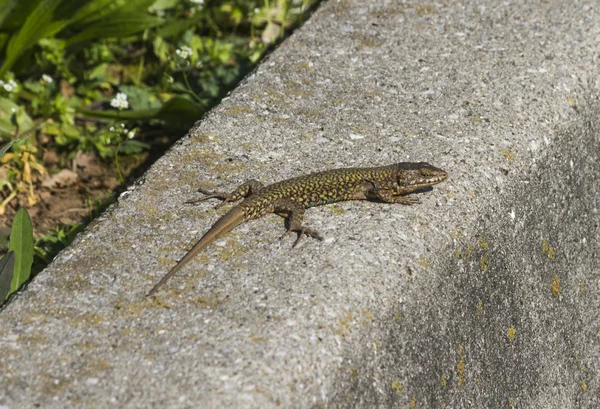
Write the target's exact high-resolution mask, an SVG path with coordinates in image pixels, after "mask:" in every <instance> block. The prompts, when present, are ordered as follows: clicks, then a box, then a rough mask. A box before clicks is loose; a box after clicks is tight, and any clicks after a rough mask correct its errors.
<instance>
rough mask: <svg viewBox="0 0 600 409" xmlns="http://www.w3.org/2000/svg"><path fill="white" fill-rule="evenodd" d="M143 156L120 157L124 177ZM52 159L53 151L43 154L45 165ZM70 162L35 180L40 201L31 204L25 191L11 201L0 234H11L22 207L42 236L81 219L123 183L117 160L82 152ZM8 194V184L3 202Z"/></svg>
mask: <svg viewBox="0 0 600 409" xmlns="http://www.w3.org/2000/svg"><path fill="white" fill-rule="evenodd" d="M132 159H133V160H132ZM144 159H145V158H144V157H138V158H131V157H129V158H126V159H120V162H119V163H120V165H121V171H122V173H123V177H124V178H127V177H128V176H129V174H130V173H131V172H133V171H135V168H136V167H137V166H138V165H139V164H140V163H141V162H143V160H144ZM53 160H54V155H53V154H50V155H44V164H45V165H52V162H53ZM70 165H71V166H70V168H63V169H60V170H57V169H56V168H55V170H54V171H53V172H51V175H50V176H49V177H47V178H45V179H44V180H40V181H38V182H37V183H36V185H35V186H34V192H35V195H36V198H37V200H38V201H37V203H36V204H35V205H33V206H29V204H28V200H27V195H26V194H25V193H23V194H20V195H18V196H17V197H16V198H14V199H13V200H12V201H11V202H10V203H9V205H8V206H7V208H6V213H5V214H4V215H1V216H0V235H1V236H5V235H6V232H9V233H10V226H11V224H12V220H13V218H14V216H15V213H16V212H17V210H18V209H19V208H20V207H25V208H26V209H27V211H28V212H29V216H30V217H31V222H32V224H33V230H34V231H33V234H34V236H36V237H39V236H43V235H45V234H47V233H48V232H49V231H50V230H51V229H54V228H56V227H58V226H61V225H64V224H68V223H78V222H81V221H82V220H83V218H84V217H85V216H89V215H90V214H91V213H92V212H93V211H94V210H96V209H97V208H98V203H102V202H105V201H107V200H109V199H110V197H111V196H112V195H114V194H116V193H117V192H118V191H119V190H120V189H119V188H120V187H122V186H124V184H123V183H121V181H120V178H119V174H118V172H117V169H116V166H115V163H114V161H111V162H106V161H101V160H99V159H98V158H97V157H96V155H94V154H91V153H79V154H77V155H76V156H75V158H74V159H73V161H72V163H71V164H70ZM9 194H10V192H9V191H8V189H7V188H6V187H5V188H4V189H3V190H2V191H1V192H0V202H2V201H3V200H4V199H5V198H6V197H7V196H8V195H9Z"/></svg>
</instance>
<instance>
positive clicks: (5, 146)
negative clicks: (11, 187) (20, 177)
mask: <svg viewBox="0 0 600 409" xmlns="http://www.w3.org/2000/svg"><path fill="white" fill-rule="evenodd" d="M23 138H27V136H22V137H20V138H17V139H15V140H13V141H10V142H9V143H7V144H6V145H4V146H3V147H2V148H1V149H0V158H1V157H2V156H3V155H4V154H5V153H6V151H7V150H9V149H10V147H11V146H13V145H14V144H15V143H17V142H19V141H20V140H21V139H23ZM0 186H1V185H0Z"/></svg>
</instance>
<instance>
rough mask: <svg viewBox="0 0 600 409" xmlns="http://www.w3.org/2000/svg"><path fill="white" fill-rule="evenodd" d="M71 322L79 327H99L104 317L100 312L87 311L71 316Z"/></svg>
mask: <svg viewBox="0 0 600 409" xmlns="http://www.w3.org/2000/svg"><path fill="white" fill-rule="evenodd" d="M68 321H69V324H71V325H73V326H75V327H79V328H93V327H97V326H98V325H99V324H101V323H102V322H103V321H104V317H103V316H101V315H98V314H94V313H91V312H87V313H84V314H80V315H77V316H75V317H70V318H69V320H68Z"/></svg>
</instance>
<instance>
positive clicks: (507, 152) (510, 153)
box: [500, 149, 515, 162]
mask: <svg viewBox="0 0 600 409" xmlns="http://www.w3.org/2000/svg"><path fill="white" fill-rule="evenodd" d="M500 153H501V154H502V156H504V157H505V158H506V160H507V161H509V162H512V161H513V160H514V159H515V153H514V152H513V151H511V150H510V149H500Z"/></svg>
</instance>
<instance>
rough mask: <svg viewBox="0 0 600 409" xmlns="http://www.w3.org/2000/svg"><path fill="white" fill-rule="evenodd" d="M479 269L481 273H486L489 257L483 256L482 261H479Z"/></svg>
mask: <svg viewBox="0 0 600 409" xmlns="http://www.w3.org/2000/svg"><path fill="white" fill-rule="evenodd" d="M479 268H480V269H481V271H486V270H487V268H488V255H487V254H484V255H483V256H481V259H479Z"/></svg>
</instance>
